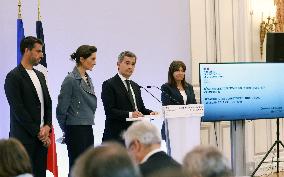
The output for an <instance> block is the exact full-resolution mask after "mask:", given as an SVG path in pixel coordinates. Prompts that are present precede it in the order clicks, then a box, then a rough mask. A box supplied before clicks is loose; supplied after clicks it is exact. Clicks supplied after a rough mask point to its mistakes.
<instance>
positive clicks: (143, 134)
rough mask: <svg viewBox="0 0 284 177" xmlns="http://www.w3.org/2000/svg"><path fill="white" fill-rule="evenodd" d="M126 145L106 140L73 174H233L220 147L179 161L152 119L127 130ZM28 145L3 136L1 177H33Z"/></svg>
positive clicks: (203, 149)
mask: <svg viewBox="0 0 284 177" xmlns="http://www.w3.org/2000/svg"><path fill="white" fill-rule="evenodd" d="M123 138H124V139H125V146H126V148H125V147H123V146H122V145H121V144H119V143H117V142H104V143H103V144H102V145H100V146H97V147H95V148H93V147H90V148H89V149H88V150H86V151H85V152H84V153H83V154H82V155H81V156H79V158H78V159H77V160H76V162H75V164H74V166H73V168H72V173H71V174H72V177H142V176H143V177H230V176H232V170H231V168H230V165H229V162H228V160H227V159H226V158H225V157H224V155H222V153H221V152H220V151H218V149H217V148H215V147H211V146H197V147H196V148H194V149H193V150H192V151H190V152H189V153H187V154H186V156H185V157H184V160H183V164H179V163H178V162H177V161H175V160H174V159H173V158H172V157H170V156H169V155H167V154H166V153H165V152H163V151H162V150H161V149H160V148H161V134H160V132H159V130H158V129H157V127H155V126H154V125H153V124H151V123H150V122H149V121H139V122H135V123H133V124H132V125H131V126H130V127H129V128H128V129H127V130H126V131H125V132H124V134H123ZM31 173H32V167H31V163H30V159H29V156H28V154H27V152H26V150H25V148H24V146H23V145H22V144H21V143H20V142H19V141H18V140H17V139H14V138H10V139H8V140H0V177H15V176H16V177H32V174H31Z"/></svg>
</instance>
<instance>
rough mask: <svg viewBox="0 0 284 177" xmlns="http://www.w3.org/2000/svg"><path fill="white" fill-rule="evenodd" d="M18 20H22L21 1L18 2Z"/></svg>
mask: <svg viewBox="0 0 284 177" xmlns="http://www.w3.org/2000/svg"><path fill="white" fill-rule="evenodd" d="M18 19H22V1H21V0H18Z"/></svg>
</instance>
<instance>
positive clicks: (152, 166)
mask: <svg viewBox="0 0 284 177" xmlns="http://www.w3.org/2000/svg"><path fill="white" fill-rule="evenodd" d="M168 168H172V169H180V168H181V165H180V164H179V163H178V162H177V161H175V160H174V159H173V158H172V157H171V156H169V155H167V154H166V153H165V152H163V151H160V152H157V153H155V154H153V155H151V156H150V157H149V159H148V160H147V161H146V162H144V163H142V164H140V170H141V173H142V175H143V176H144V177H145V176H148V175H150V174H151V173H153V172H157V171H159V170H163V169H168Z"/></svg>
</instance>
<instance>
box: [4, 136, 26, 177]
mask: <svg viewBox="0 0 284 177" xmlns="http://www.w3.org/2000/svg"><path fill="white" fill-rule="evenodd" d="M31 173H32V165H31V162H30V159H29V155H28V153H27V151H26V149H25V148H24V146H23V145H22V144H21V143H20V141H19V140H17V139H15V138H10V139H8V140H3V139H2V140H0V177H32V174H31Z"/></svg>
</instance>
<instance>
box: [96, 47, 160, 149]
mask: <svg viewBox="0 0 284 177" xmlns="http://www.w3.org/2000/svg"><path fill="white" fill-rule="evenodd" d="M136 60H137V57H136V56H135V54H134V53H132V52H130V51H125V52H122V53H120V55H119V56H118V61H117V67H118V74H116V75H115V76H114V77H112V78H110V79H108V80H106V81H104V83H103V85H102V93H101V98H102V101H103V105H104V109H105V115H106V120H105V130H104V134H103V139H102V141H108V140H115V141H119V142H121V143H123V140H122V138H121V133H122V132H123V131H124V130H126V129H127V128H128V127H129V126H130V125H131V123H132V122H127V121H126V118H128V117H130V118H137V117H142V116H143V115H147V114H148V115H149V114H151V115H153V114H157V113H156V112H153V111H151V110H149V109H146V108H145V106H144V103H143V100H142V97H141V91H140V86H139V85H138V84H137V83H135V82H133V81H132V80H130V76H131V75H132V73H133V71H134V68H135V64H136ZM123 144H124V143H123Z"/></svg>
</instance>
